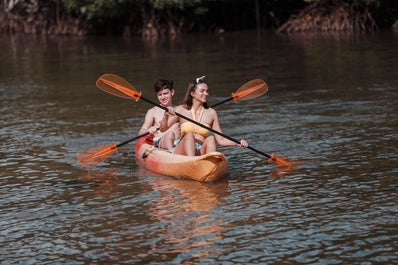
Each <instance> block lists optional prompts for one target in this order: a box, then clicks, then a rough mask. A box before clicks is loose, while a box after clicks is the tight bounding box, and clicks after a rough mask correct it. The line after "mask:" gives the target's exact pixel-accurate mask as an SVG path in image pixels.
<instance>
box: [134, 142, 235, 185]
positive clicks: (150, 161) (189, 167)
mask: <svg viewBox="0 0 398 265" xmlns="http://www.w3.org/2000/svg"><path fill="white" fill-rule="evenodd" d="M135 154H136V155H135V157H136V159H137V161H138V162H139V164H141V165H143V166H144V167H145V168H146V169H148V170H150V171H153V172H155V173H157V174H161V175H165V176H171V177H176V178H184V179H191V180H196V181H201V182H214V181H217V180H220V179H223V178H225V177H226V176H227V174H228V160H227V158H226V157H225V156H224V154H223V153H221V152H210V153H208V154H205V155H201V156H183V155H176V154H173V153H171V152H170V151H168V150H165V149H161V148H156V147H154V146H153V145H150V144H148V143H147V142H145V137H143V138H142V139H141V140H140V141H138V143H137V145H136V147H135Z"/></svg>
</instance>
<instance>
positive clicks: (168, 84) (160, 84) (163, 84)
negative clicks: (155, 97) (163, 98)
mask: <svg viewBox="0 0 398 265" xmlns="http://www.w3.org/2000/svg"><path fill="white" fill-rule="evenodd" d="M173 85H174V82H173V80H165V79H159V80H157V81H156V82H155V84H154V85H153V88H154V89H155V91H156V93H158V92H159V91H160V90H162V89H170V90H172V89H173Z"/></svg>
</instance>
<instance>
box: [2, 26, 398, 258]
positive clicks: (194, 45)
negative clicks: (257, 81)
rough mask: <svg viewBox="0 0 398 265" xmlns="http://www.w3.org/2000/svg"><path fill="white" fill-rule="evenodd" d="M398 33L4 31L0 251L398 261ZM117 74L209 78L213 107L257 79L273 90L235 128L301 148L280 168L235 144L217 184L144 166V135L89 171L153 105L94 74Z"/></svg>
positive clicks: (145, 83) (262, 145)
mask: <svg viewBox="0 0 398 265" xmlns="http://www.w3.org/2000/svg"><path fill="white" fill-rule="evenodd" d="M397 44H398V35H394V34H393V33H389V32H385V33H378V34H374V35H363V36H347V35H336V36H329V37H326V36H318V37H316V36H309V35H307V36H290V37H286V36H284V37H281V36H275V35H273V34H272V33H263V34H260V35H257V34H256V33H255V32H237V33H227V34H226V35H225V36H223V37H219V36H213V35H200V36H189V37H186V38H184V39H177V40H175V41H159V42H157V43H144V42H142V41H141V40H140V39H133V40H131V41H123V40H121V39H118V38H89V39H82V40H79V39H58V38H56V39H46V40H45V39H21V38H9V37H6V36H2V37H0V49H1V51H2V52H1V53H0V59H1V61H2V64H1V65H0V92H1V96H0V100H1V106H0V110H1V124H2V125H1V129H0V136H1V152H0V166H1V177H0V191H1V192H0V205H1V206H0V214H1V218H0V228H1V229H0V234H1V237H0V263H2V264H3V263H4V264H50V263H51V264H54V263H59V264H104V263H112V264H121V263H125V264H199V263H201V264H254V263H257V264H259V263H261V264H281V263H284V264H289V263H290V264H292V263H293V264H298V263H314V264H353V263H356V264H358V263H361V264H392V263H393V262H396V260H397V259H398V255H397V253H398V248H397V246H398V221H397V220H398V218H397V217H398V203H397V201H398V200H397V180H398V140H397V139H398V130H397V128H398V120H397V110H398V109H397V99H398V78H397V74H396V73H397V69H398V50H397V48H396V47H397V46H398V45H397ZM103 73H114V74H118V75H120V76H122V77H124V78H125V79H127V80H128V81H129V82H130V83H132V84H133V85H134V86H135V87H136V89H137V90H140V91H142V92H143V95H145V96H146V97H147V98H151V99H154V100H155V99H156V98H155V96H154V93H153V91H152V85H153V82H154V81H155V80H156V79H157V78H168V79H173V80H174V81H175V86H176V89H177V95H176V101H177V102H178V101H180V100H181V99H182V97H183V94H184V92H185V89H186V86H187V83H188V81H189V80H191V79H193V78H194V77H196V76H200V75H207V81H208V83H209V85H210V93H211V98H210V101H211V102H210V103H216V102H218V101H220V100H222V99H225V98H227V97H229V96H230V94H231V92H234V91H235V90H236V89H238V88H239V87H240V86H241V85H242V84H243V83H245V82H246V81H248V80H250V79H254V78H262V79H264V80H265V81H266V82H267V83H268V85H269V87H270V91H269V92H268V93H267V95H265V96H262V97H261V98H257V99H253V100H249V101H242V102H238V103H233V102H229V103H225V104H223V105H222V106H220V107H218V111H219V116H220V118H221V125H222V128H223V132H224V133H226V134H228V135H230V136H232V137H234V138H238V139H240V138H245V139H247V140H248V141H249V143H250V145H251V146H253V147H255V148H257V149H259V150H262V151H264V152H266V153H271V152H275V153H276V154H278V155H283V156H287V157H290V158H297V159H300V160H301V161H303V162H304V164H303V165H301V166H299V167H296V168H293V169H291V170H281V169H278V168H276V167H275V166H274V165H272V164H268V163H267V161H266V158H265V157H262V156H260V155H258V154H257V153H254V152H252V151H250V150H245V149H241V148H220V150H223V151H224V152H225V153H226V155H227V157H228V158H229V161H230V164H229V171H230V174H229V178H228V179H227V180H225V181H222V182H218V183H213V184H203V183H198V182H193V181H184V180H177V179H173V178H167V177H162V176H157V175H155V174H152V173H151V172H148V171H145V170H144V169H142V168H140V167H138V166H137V165H136V164H135V159H134V152H133V144H129V145H125V146H123V147H122V148H120V151H119V153H117V154H114V155H113V156H112V157H110V158H108V159H107V160H106V161H105V163H103V164H101V165H100V166H98V167H96V168H93V169H92V170H90V171H87V169H85V168H82V167H81V166H80V165H79V163H78V162H77V161H76V154H77V153H79V152H80V151H83V150H84V149H87V148H89V147H92V146H96V145H102V144H108V143H112V142H116V143H118V142H121V141H123V140H126V139H128V138H132V137H134V136H136V135H137V132H138V130H139V127H140V125H141V123H142V121H143V118H144V114H145V111H146V110H147V109H148V108H149V107H151V106H150V105H149V104H148V103H145V102H135V101H130V100H126V99H121V98H117V97H114V96H112V95H109V94H106V93H104V92H103V91H100V90H99V89H98V88H96V86H95V81H96V79H97V78H98V77H99V76H100V75H102V74H103Z"/></svg>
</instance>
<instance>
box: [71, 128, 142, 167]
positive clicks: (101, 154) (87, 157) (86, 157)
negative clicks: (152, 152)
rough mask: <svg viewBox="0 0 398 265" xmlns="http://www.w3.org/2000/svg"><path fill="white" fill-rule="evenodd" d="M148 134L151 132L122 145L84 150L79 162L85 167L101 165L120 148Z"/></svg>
mask: <svg viewBox="0 0 398 265" xmlns="http://www.w3.org/2000/svg"><path fill="white" fill-rule="evenodd" d="M148 134H149V132H146V133H143V134H141V135H138V136H136V137H134V138H131V139H128V140H126V141H124V142H122V143H120V144H115V143H112V144H110V145H100V146H94V147H91V148H89V149H87V150H84V151H83V152H80V153H79V154H78V155H77V160H79V162H80V164H81V165H82V166H85V167H93V166H96V165H98V164H99V163H102V162H104V161H105V160H106V159H107V158H108V157H109V156H111V155H112V154H113V153H116V152H117V151H118V148H119V147H120V146H122V145H125V144H128V143H130V142H132V141H134V140H137V139H139V138H141V137H144V136H146V135H148Z"/></svg>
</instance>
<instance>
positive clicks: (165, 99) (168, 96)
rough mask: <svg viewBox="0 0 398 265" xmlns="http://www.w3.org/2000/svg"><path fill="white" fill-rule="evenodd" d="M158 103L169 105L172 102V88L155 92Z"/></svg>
mask: <svg viewBox="0 0 398 265" xmlns="http://www.w3.org/2000/svg"><path fill="white" fill-rule="evenodd" d="M156 95H157V97H158V100H159V103H160V104H162V105H163V106H165V107H169V106H171V105H172V104H173V96H174V89H172V90H170V89H168V88H165V89H162V90H160V91H159V92H158V93H157V94H156Z"/></svg>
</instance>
